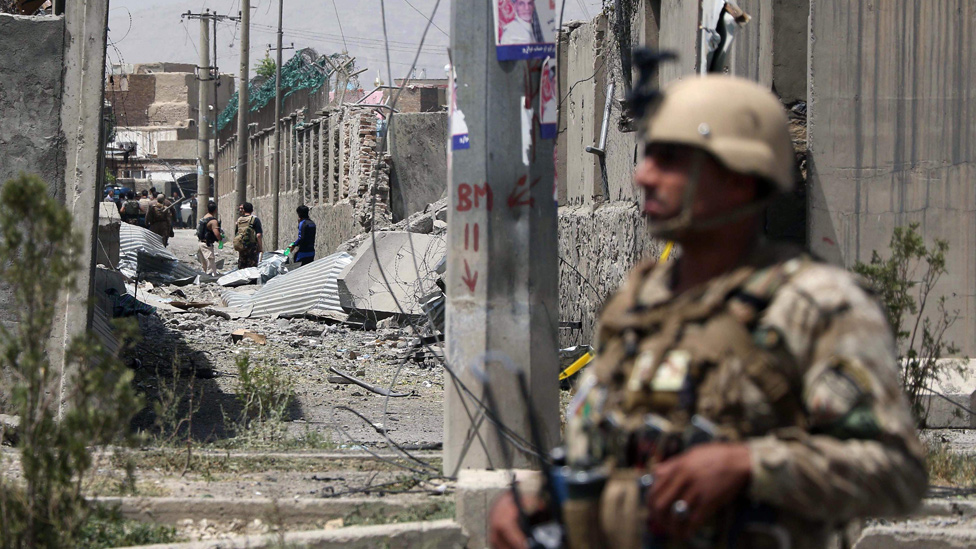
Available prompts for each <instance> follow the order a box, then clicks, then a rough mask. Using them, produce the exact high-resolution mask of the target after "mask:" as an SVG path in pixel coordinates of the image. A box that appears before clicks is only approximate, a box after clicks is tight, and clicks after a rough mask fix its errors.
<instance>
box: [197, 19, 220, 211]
mask: <svg viewBox="0 0 976 549" xmlns="http://www.w3.org/2000/svg"><path fill="white" fill-rule="evenodd" d="M225 17H226V16H225ZM219 20H220V17H219V16H218V15H217V14H216V13H214V22H213V44H212V45H213V106H214V110H213V156H214V170H213V173H214V175H213V190H214V192H213V196H212V197H210V199H211V200H213V202H214V204H216V203H217V200H218V195H219V194H220V190H219V189H220V169H218V167H217V154H218V153H219V152H220V135H219V134H220V132H218V131H217V118H219V117H220V69H219V68H218V67H217V21H219ZM197 203H198V204H199V203H200V200H199V199H198V200H197ZM205 215H206V214H205ZM197 219H200V218H199V217H198V218H197Z"/></svg>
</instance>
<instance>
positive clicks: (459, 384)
mask: <svg viewBox="0 0 976 549" xmlns="http://www.w3.org/2000/svg"><path fill="white" fill-rule="evenodd" d="M439 6H440V0H438V1H437V3H436V4H435V6H434V10H433V13H432V14H431V17H430V18H428V20H427V25H426V26H425V27H424V32H423V35H422V36H421V47H422V46H423V43H424V41H425V40H426V37H427V33H428V32H429V30H430V27H431V25H432V23H433V18H434V15H435V14H436V13H437V9H438V7H439ZM380 13H381V17H382V20H383V38H384V40H385V41H386V40H388V36H389V35H388V32H387V26H386V2H385V0H380ZM420 52H421V50H420V49H419V48H418V50H417V53H416V55H415V56H414V61H413V65H412V66H411V69H410V71H408V72H407V78H405V79H404V81H403V84H402V86H400V87H399V88H398V89H397V93H396V94H395V96H394V98H393V101H392V102H391V105H390V106H391V116H390V120H389V123H388V125H387V131H386V133H385V134H384V136H383V139H382V140H381V143H380V146H379V148H378V150H379V151H385V150H386V142H387V140H388V138H389V135H390V132H391V131H392V129H393V122H394V120H395V118H396V117H395V116H393V115H392V113H393V112H395V107H396V103H397V101H398V100H399V98H400V95H401V94H402V93H403V90H404V89H405V88H406V87H407V83H408V82H409V75H410V74H412V72H413V68H414V67H415V66H416V63H417V60H418V58H419V56H420ZM386 58H387V77H388V79H389V80H390V81H391V82H392V80H393V75H392V69H391V67H390V63H389V58H390V55H389V49H387V53H386ZM486 70H487V69H486ZM377 168H378V166H377ZM378 178H379V169H376V170H374V181H373V185H374V189H375V186H376V184H377V183H378ZM371 210H372V219H373V220H374V222H373V223H372V227H371V231H370V238H371V240H372V243H373V246H372V247H373V254H374V259H375V260H376V263H377V266H378V267H379V268H378V270H379V272H380V275H381V276H382V278H383V282H384V284H385V285H386V286H387V287H388V288H390V283H389V280H388V278H387V276H386V272H385V270H384V269H383V267H382V264H381V262H380V260H379V252H378V250H377V248H376V230H375V225H376V224H375V219H376V193H375V191H374V190H372V189H371ZM408 242H409V244H410V247H411V254H412V255H413V257H414V258H416V251H415V249H414V247H413V240H412V238H410V235H409V233H408ZM415 266H416V265H415ZM418 275H419V272H418ZM391 297H392V298H393V301H394V303H395V304H396V306H397V309H398V310H399V311H400V312H401V314H403V315H404V316H407V315H406V312H405V311H404V309H403V306H402V304H401V303H400V301H399V300H398V299H397V298H396V296H395V294H393V292H391ZM428 316H429V315H428ZM408 318H409V317H408ZM410 325H411V327H412V328H413V330H414V332H415V333H416V334H417V335H418V337H420V341H421V343H422V344H423V345H424V346H425V349H426V350H427V351H428V352H429V353H430V354H431V355H432V356H435V357H436V356H437V355H436V354H434V353H433V352H432V351H431V350H430V347H429V345H427V344H426V343H425V342H424V339H423V337H422V335H421V332H420V330H419V328H418V327H417V325H416V324H415V323H414V322H412V321H411V322H410ZM438 360H439V361H440V362H441V365H442V367H443V368H444V369H445V370H446V371H447V372H448V373H449V375H450V376H451V378H452V381H453V382H454V384H455V387H456V388H460V389H461V390H462V391H463V392H464V394H467V395H468V396H469V397H470V398H471V399H472V400H473V401H474V402H475V403H477V404H478V406H479V407H480V408H481V411H482V413H483V414H484V417H485V418H486V419H488V420H489V421H491V422H492V423H494V424H495V425H496V426H497V427H498V433H499V435H501V437H502V439H503V440H507V441H508V442H509V443H511V444H512V445H513V446H514V447H515V448H516V449H518V450H519V451H522V452H525V453H527V454H529V455H530V456H532V457H536V458H538V459H542V460H546V459H547V457H546V456H545V454H544V453H543V452H542V449H540V448H534V447H533V446H534V445H533V444H532V443H531V442H529V441H528V440H526V439H525V438H524V437H522V436H521V435H519V434H518V433H516V432H515V431H513V430H512V429H511V428H509V427H508V426H507V425H505V424H504V422H502V421H501V419H500V418H498V417H495V414H494V411H493V410H491V409H490V408H489V407H488V406H486V405H485V403H484V402H483V401H482V400H481V399H480V398H478V397H477V396H476V395H475V394H474V393H473V392H472V391H471V389H470V388H469V387H467V385H466V384H464V382H463V381H462V380H461V379H460V378H459V377H458V376H457V374H456V373H455V372H454V369H453V368H451V367H450V365H449V364H447V362H446V361H445V360H444V359H443V358H440V357H438ZM462 400H463V399H462ZM469 418H471V416H470V413H469ZM472 425H474V422H473V421H472ZM475 431H476V433H478V429H477V427H475ZM478 438H479V441H481V443H482V446H483V447H484V441H483V440H481V437H480V433H478ZM484 450H485V453H486V454H489V452H488V451H487V448H486V447H485V448H484Z"/></svg>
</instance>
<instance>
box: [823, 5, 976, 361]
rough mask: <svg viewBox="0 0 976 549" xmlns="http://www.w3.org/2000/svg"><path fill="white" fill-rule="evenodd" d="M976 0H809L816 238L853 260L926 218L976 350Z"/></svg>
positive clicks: (835, 256)
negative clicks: (944, 253) (941, 244)
mask: <svg viewBox="0 0 976 549" xmlns="http://www.w3.org/2000/svg"><path fill="white" fill-rule="evenodd" d="M974 31H976V5H974V4H973V3H972V2H964V1H961V0H924V1H923V0H914V1H911V2H875V1H873V0H853V1H852V0H844V1H840V0H812V1H811V3H810V44H809V49H810V81H809V89H808V94H809V104H808V108H809V113H808V116H809V119H808V128H809V140H810V186H809V187H810V193H809V206H808V207H809V239H810V247H811V248H812V249H813V251H814V252H815V253H817V254H819V255H821V256H822V257H824V258H826V259H827V260H829V261H832V262H834V263H838V264H842V265H845V266H850V265H852V264H853V263H854V262H856V261H869V260H870V258H871V253H872V251H873V250H878V251H879V252H881V253H883V254H884V253H885V252H886V251H887V244H888V240H889V238H890V235H891V233H892V230H893V229H894V228H895V227H897V226H905V225H908V224H909V223H912V222H917V223H920V224H921V231H922V234H923V235H924V237H925V240H926V242H928V243H931V242H932V241H933V239H936V238H943V239H946V240H948V241H949V245H950V249H949V255H948V264H947V267H948V270H949V274H948V275H947V276H945V277H944V278H943V280H942V281H941V282H940V284H939V286H938V291H939V293H940V294H941V295H944V296H946V297H948V298H949V303H948V306H949V307H950V308H951V309H958V310H959V313H960V315H961V316H960V318H959V320H958V322H956V324H955V326H954V327H953V329H952V330H951V331H950V333H949V336H950V337H951V339H953V340H954V341H955V342H956V344H958V345H959V347H960V348H961V353H962V354H963V355H966V356H973V355H974V353H976V295H974V294H976V253H974V250H976V192H974V186H973V181H974V180H976V168H974V163H976V124H974V123H973V119H974V116H976V86H974V85H973V84H974V82H976V72H974V64H976V63H974V61H973V59H974V58H976V40H974Z"/></svg>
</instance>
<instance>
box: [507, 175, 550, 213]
mask: <svg viewBox="0 0 976 549" xmlns="http://www.w3.org/2000/svg"><path fill="white" fill-rule="evenodd" d="M528 180H529V177H528V176H527V175H523V176H522V177H520V178H519V180H518V182H517V183H516V184H515V187H514V188H513V189H512V192H511V193H510V194H509V195H508V207H509V208H516V207H518V206H528V207H530V208H531V207H533V206H535V198H532V197H531V196H529V193H531V192H532V187H535V186H536V184H537V183H539V181H541V180H542V178H541V177H537V178H536V179H535V181H533V182H532V183H531V184H527V182H528Z"/></svg>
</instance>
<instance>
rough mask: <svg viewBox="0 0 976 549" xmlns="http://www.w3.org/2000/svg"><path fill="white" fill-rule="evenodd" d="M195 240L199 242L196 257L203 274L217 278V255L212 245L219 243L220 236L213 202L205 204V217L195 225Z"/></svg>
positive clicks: (215, 207) (218, 222) (215, 206)
mask: <svg viewBox="0 0 976 549" xmlns="http://www.w3.org/2000/svg"><path fill="white" fill-rule="evenodd" d="M197 240H198V241H199V242H200V247H199V249H198V250H197V257H198V258H199V259H200V266H201V268H202V269H203V272H205V273H207V274H208V275H210V276H217V253H216V251H214V244H216V243H217V242H220V240H221V235H220V220H218V219H217V205H216V204H214V203H213V202H209V203H208V204H207V215H205V216H204V217H203V218H201V219H200V223H199V224H198V225H197Z"/></svg>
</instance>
